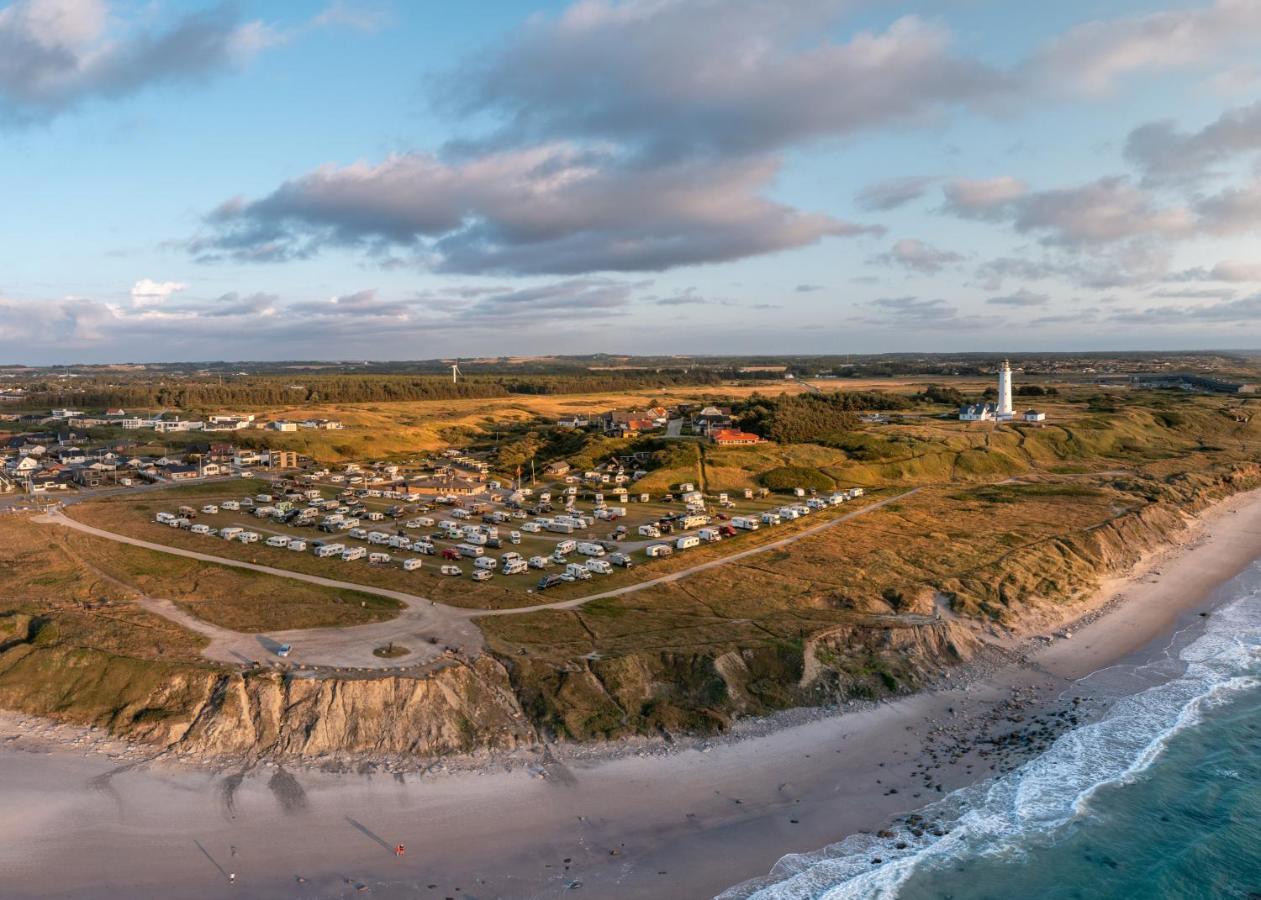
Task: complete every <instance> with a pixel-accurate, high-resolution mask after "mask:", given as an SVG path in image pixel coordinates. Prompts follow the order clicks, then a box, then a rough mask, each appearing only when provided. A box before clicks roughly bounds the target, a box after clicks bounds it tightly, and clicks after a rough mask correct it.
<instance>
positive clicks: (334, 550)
mask: <svg viewBox="0 0 1261 900" xmlns="http://www.w3.org/2000/svg"><path fill="white" fill-rule="evenodd" d="M345 550H346V547H345V545H343V544H324V545H323V546H322V547H316V548H315V555H316V556H318V557H320V558H321V559H324V558H325V557H329V556H340V555H341V554H342V553H343V552H344V551H345Z"/></svg>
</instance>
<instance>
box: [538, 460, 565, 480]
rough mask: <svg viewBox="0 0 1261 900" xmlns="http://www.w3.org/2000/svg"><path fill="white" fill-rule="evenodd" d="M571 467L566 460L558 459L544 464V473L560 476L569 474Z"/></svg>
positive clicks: (554, 476)
mask: <svg viewBox="0 0 1261 900" xmlns="http://www.w3.org/2000/svg"><path fill="white" fill-rule="evenodd" d="M569 469H570V466H569V463H567V462H565V461H564V460H563V459H562V460H557V461H556V462H550V463H548V464H547V465H546V466H544V467H543V474H544V475H547V476H549V477H551V478H560V477H561V476H562V475H568V474H569Z"/></svg>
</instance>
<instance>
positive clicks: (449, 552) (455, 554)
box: [442, 547, 460, 559]
mask: <svg viewBox="0 0 1261 900" xmlns="http://www.w3.org/2000/svg"><path fill="white" fill-rule="evenodd" d="M442 558H443V559H459V558H460V551H459V550H455V549H453V548H451V547H448V548H446V549H445V550H443V551H442Z"/></svg>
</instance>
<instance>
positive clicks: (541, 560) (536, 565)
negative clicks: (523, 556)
mask: <svg viewBox="0 0 1261 900" xmlns="http://www.w3.org/2000/svg"><path fill="white" fill-rule="evenodd" d="M551 564H552V563H551V560H549V559H548V558H547V557H546V556H531V557H530V568H531V569H546V568H547V567H548V566H550V565H551Z"/></svg>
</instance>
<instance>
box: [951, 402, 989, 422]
mask: <svg viewBox="0 0 1261 900" xmlns="http://www.w3.org/2000/svg"><path fill="white" fill-rule="evenodd" d="M995 412H996V407H995V406H994V404H993V403H974V404H972V405H971V406H963V407H960V408H959V421H960V422H992V421H994V413H995Z"/></svg>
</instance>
